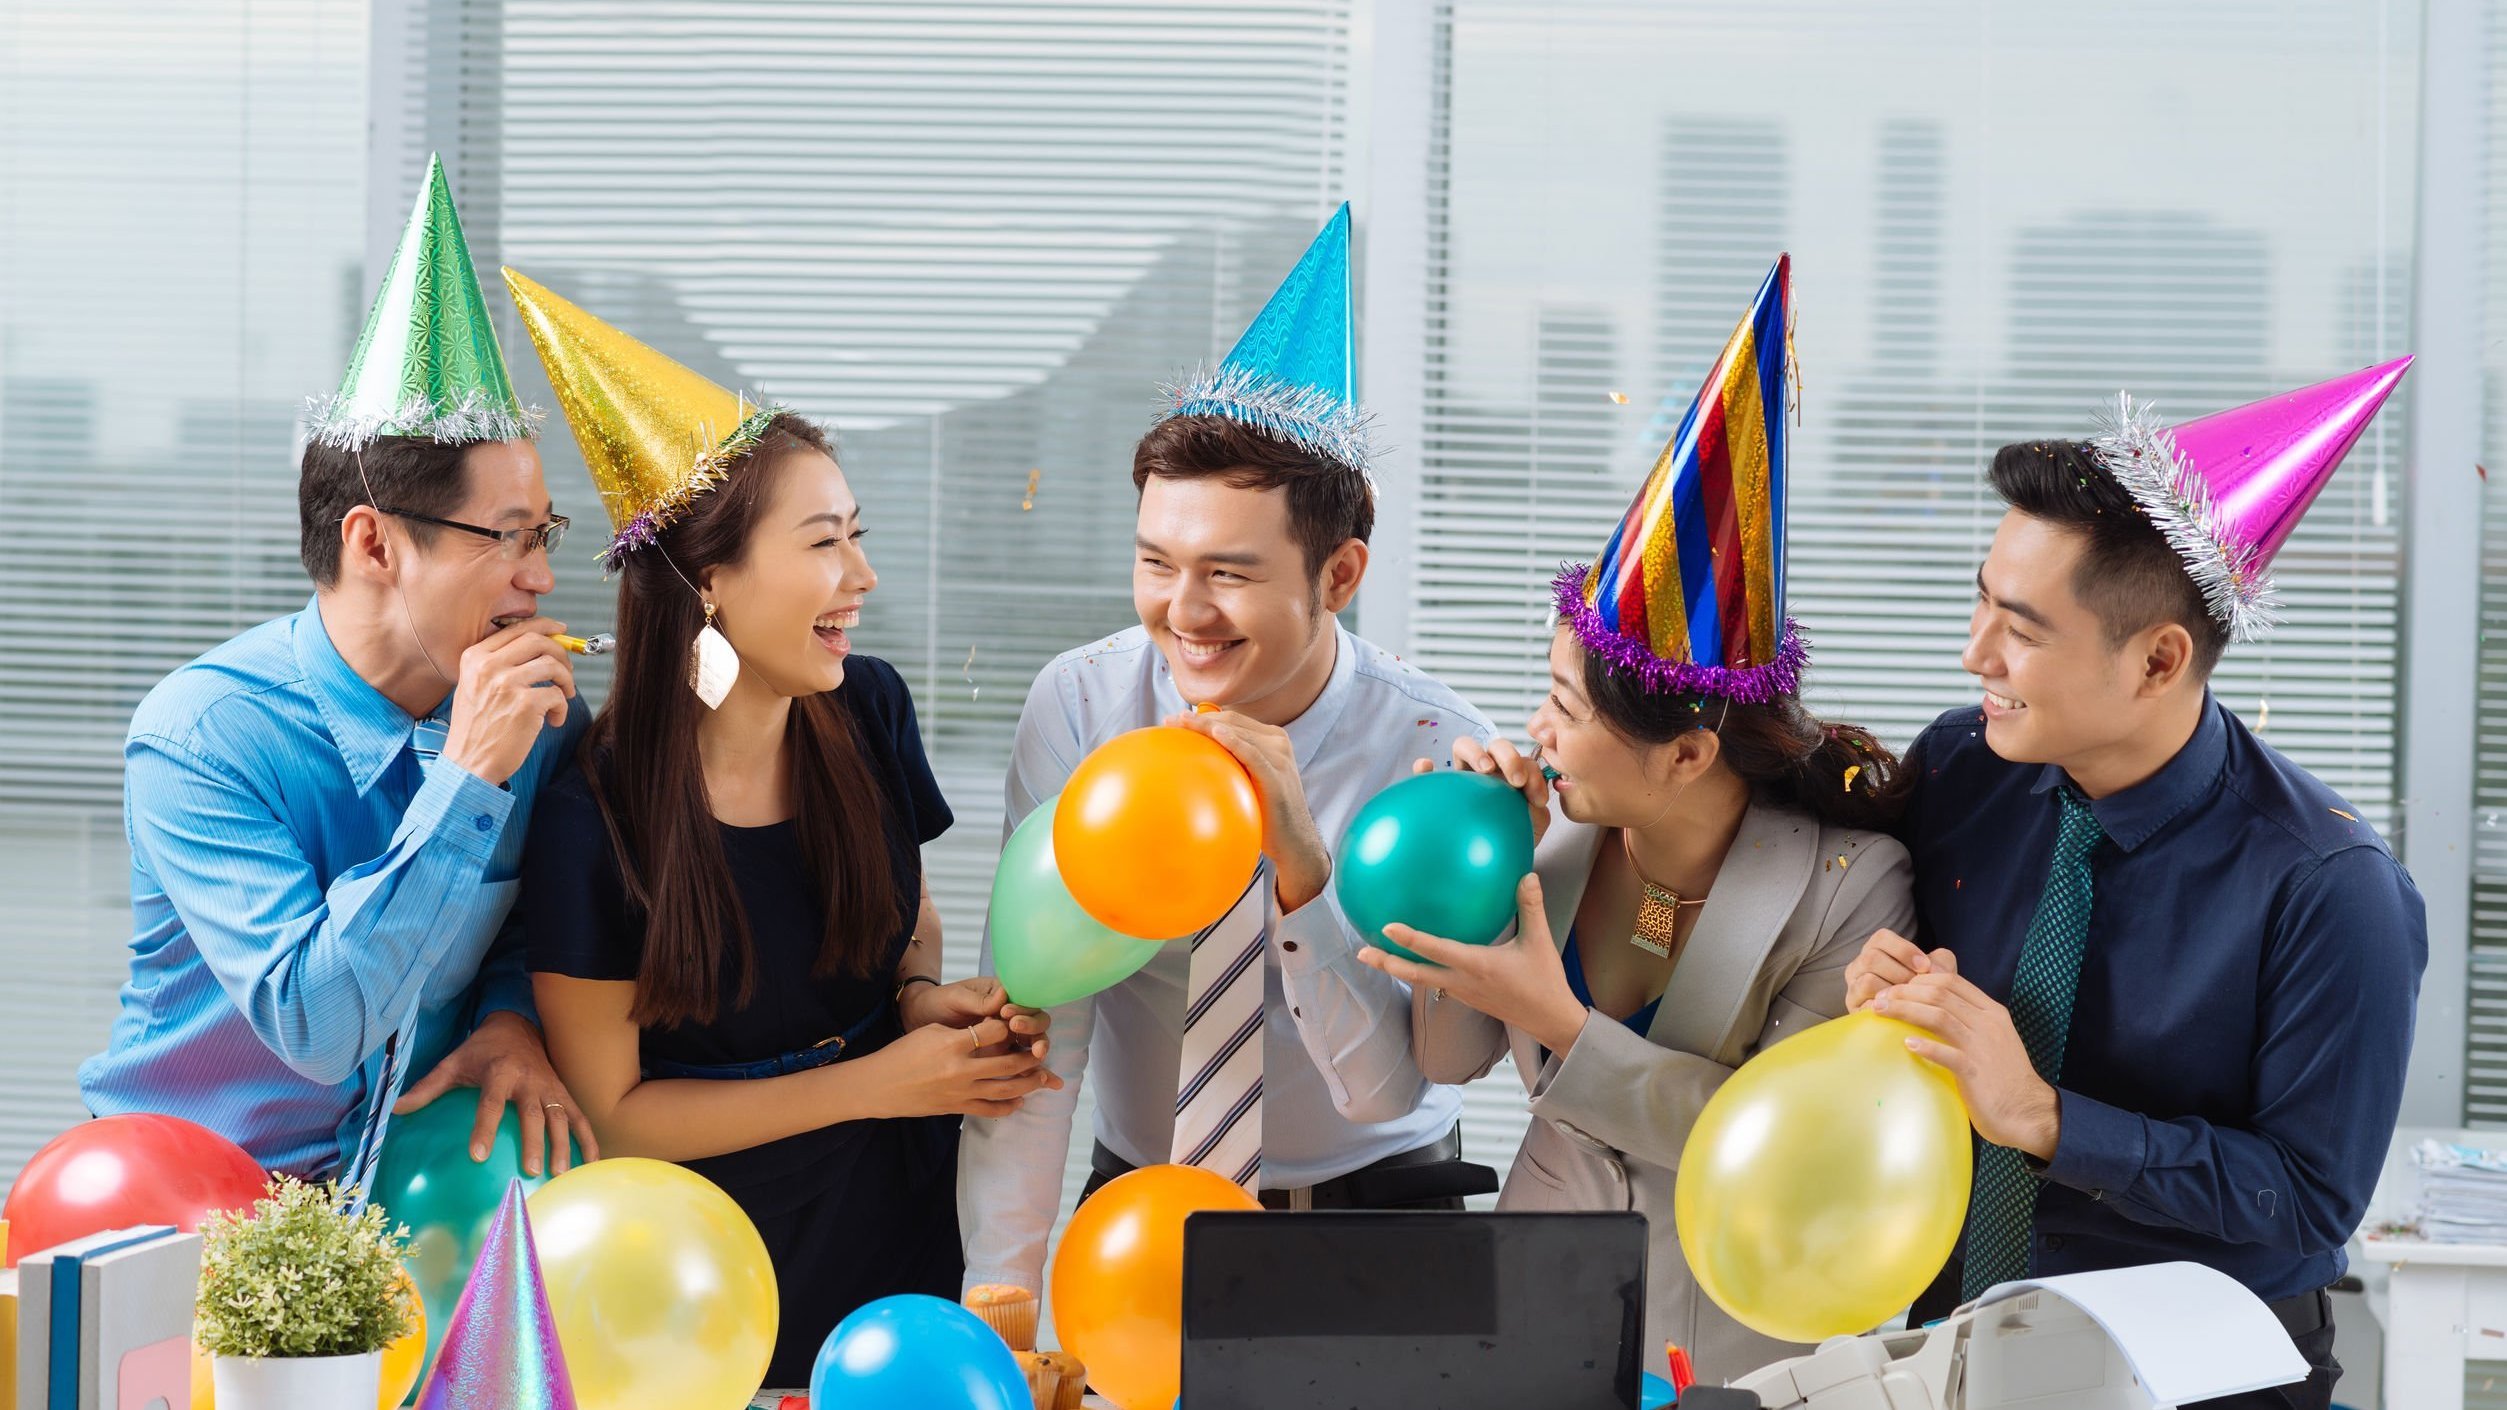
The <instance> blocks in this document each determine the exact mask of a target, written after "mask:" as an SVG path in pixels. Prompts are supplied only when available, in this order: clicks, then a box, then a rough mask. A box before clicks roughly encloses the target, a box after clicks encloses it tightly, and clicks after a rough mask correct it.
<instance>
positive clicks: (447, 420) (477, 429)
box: [305, 391, 546, 450]
mask: <svg viewBox="0 0 2507 1410" xmlns="http://www.w3.org/2000/svg"><path fill="white" fill-rule="evenodd" d="M545 415H546V413H544V412H542V411H541V410H540V409H539V408H538V407H535V406H532V407H517V406H515V405H514V404H513V403H512V402H509V401H506V400H504V399H503V398H501V397H493V396H489V395H487V394H486V393H484V392H479V391H470V392H464V393H463V394H462V395H460V396H458V397H454V398H450V399H446V400H438V399H436V398H433V397H428V396H423V395H419V394H415V393H413V394H411V395H410V396H408V397H406V398H404V399H403V400H402V401H401V403H400V405H398V406H396V407H393V408H392V409H391V410H389V411H385V412H375V411H364V410H359V409H358V407H357V405H356V403H355V400H354V399H353V398H349V397H337V396H331V397H314V398H311V399H309V400H308V401H307V402H306V403H305V439H306V440H308V441H311V442H313V443H314V444H317V445H326V446H330V447H332V448H333V449H335V450H364V449H365V448H366V447H367V446H370V445H372V444H374V443H375V442H376V441H377V440H379V439H381V438H382V437H384V436H412V437H420V438H423V439H426V440H430V441H434V442H437V443H438V444H441V445H469V444H472V443H473V442H477V441H526V440H530V439H532V438H534V437H536V436H538V435H539V433H540V421H541V419H542V418H543V417H544V416H545Z"/></svg>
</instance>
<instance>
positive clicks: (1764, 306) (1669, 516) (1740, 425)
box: [1553, 255, 1809, 702]
mask: <svg viewBox="0 0 2507 1410" xmlns="http://www.w3.org/2000/svg"><path fill="white" fill-rule="evenodd" d="M1792 275H1793V259H1792V256H1790V255H1778V256H1777V257H1776V265H1775V268H1773V269H1770V270H1769V271H1767V278H1766V280H1765V282H1763V283H1761V284H1760V285H1759V286H1758V296H1757V297H1756V298H1754V299H1752V300H1751V301H1750V312H1749V315H1748V316H1747V317H1745V318H1743V319H1742V320H1741V323H1740V326H1739V327H1737V328H1734V329H1733V330H1732V338H1731V340H1730V341H1728V342H1726V343H1725V344H1724V350H1723V353H1722V355H1721V356H1719V357H1717V358H1716V359H1715V366H1714V370H1713V371H1711V372H1709V373H1708V374H1707V376H1706V381H1705V383H1704V385H1702V386H1700V387H1699V388H1698V392H1697V399H1696V400H1695V401H1692V402H1691V403H1689V410H1688V413H1687V414H1686V415H1684V416H1683V417H1681V418H1680V429H1679V430H1678V431H1677V432H1675V433H1674V434H1673V435H1672V438H1671V443H1670V444H1669V445H1666V446H1664V447H1663V453H1662V455H1661V456H1659V457H1658V458H1656V460H1655V461H1654V469H1653V471H1652V473H1650V474H1648V475H1647V476H1646V477H1645V484H1644V485H1643V486H1642V487H1641V488H1639V489H1638V491H1637V496H1636V501H1635V503H1633V504H1630V505H1629V506H1628V512H1627V513H1626V514H1624V515H1622V516H1620V519H1619V523H1618V526H1617V527H1615V528H1613V529H1612V530H1611V532H1610V541H1609V542H1608V543H1606V544H1604V545H1603V546H1602V553H1601V557H1599V558H1597V559H1595V560H1594V561H1593V562H1591V563H1589V564H1588V563H1577V564H1571V565H1569V566H1568V567H1567V569H1566V570H1565V571H1563V572H1561V573H1560V574H1559V575H1558V578H1557V580H1556V582H1555V584H1554V585H1553V587H1554V591H1555V593H1556V597H1557V603H1558V615H1559V616H1560V617H1561V618H1563V619H1564V620H1565V621H1566V622H1567V623H1568V624H1569V625H1570V626H1572V627H1573V628H1574V629H1575V633H1576V637H1577V639H1578V640H1580V641H1582V642H1583V643H1584V648H1585V649H1586V650H1587V651H1590V652H1592V653H1593V654H1594V655H1596V656H1599V657H1601V658H1602V659H1603V660H1604V661H1605V662H1607V663H1609V664H1610V665H1612V666H1615V667H1617V668H1619V669H1621V670H1624V671H1629V672H1632V673H1634V674H1635V675H1636V676H1637V677H1638V678H1640V679H1641V680H1643V681H1644V682H1645V684H1646V685H1647V687H1648V688H1650V689H1653V690H1658V691H1664V692H1667V693H1684V694H1685V693H1690V692H1697V693H1703V694H1708V695H1721V696H1724V697H1727V698H1729V699H1733V700H1741V701H1749V702H1758V701H1765V700H1770V699H1773V698H1775V697H1777V696H1780V695H1789V694H1791V693H1792V692H1793V691H1794V690H1795V689H1797V688H1798V687H1799V685H1800V683H1801V675H1802V667H1803V665H1804V663H1805V662H1806V661H1807V660H1808V658H1809V653H1808V648H1807V645H1806V644H1805V643H1804V641H1803V640H1802V633H1801V630H1800V628H1799V627H1797V626H1796V625H1795V624H1794V623H1793V621H1792V619H1790V618H1788V617H1786V616H1785V610H1784V586H1785V531H1784V511H1785V491H1786V485H1785V472H1786V464H1785V459H1786V457H1785V439H1786V434H1785V433H1786V424H1785V410H1786V406H1785V396H1786V388H1787V385H1788V383H1787V373H1788V372H1789V370H1790V369H1789V366H1788V364H1789V363H1790V361H1791V359H1792V343H1791V339H1790V338H1789V336H1788V334H1789V332H1790V327H1791V324H1790V319H1791V316H1792V310H1793V292H1792V289H1793V285H1792Z"/></svg>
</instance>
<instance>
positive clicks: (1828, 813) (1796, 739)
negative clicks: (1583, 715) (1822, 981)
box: [1581, 651, 1913, 832]
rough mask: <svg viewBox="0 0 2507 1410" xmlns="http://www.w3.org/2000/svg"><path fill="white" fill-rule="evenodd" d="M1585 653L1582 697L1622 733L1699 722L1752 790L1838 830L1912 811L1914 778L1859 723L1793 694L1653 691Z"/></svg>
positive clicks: (1676, 731) (1878, 827)
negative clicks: (1827, 713)
mask: <svg viewBox="0 0 2507 1410" xmlns="http://www.w3.org/2000/svg"><path fill="white" fill-rule="evenodd" d="M1581 654H1582V656H1583V658H1584V694H1585V698H1586V699H1588V700H1591V701H1592V702H1593V712H1594V714H1595V715H1596V716H1597V717H1598V718H1599V719H1600V720H1601V722H1602V723H1603V724H1605V725H1607V726H1609V727H1610V729H1611V730H1612V731H1613V732H1614V733H1616V734H1618V735H1619V737H1620V738H1622V739H1628V740H1633V741H1635V742H1636V743H1639V744H1668V743H1670V742H1671V741H1673V740H1675V739H1678V738H1679V737H1680V736H1681V735H1683V734H1685V733H1687V732H1688V731H1690V730H1693V729H1698V728H1701V727H1703V728H1706V729H1711V730H1714V731H1715V733H1716V735H1717V737H1718V739H1719V740H1720V742H1721V744H1722V748H1723V753H1722V758H1723V761H1724V765H1725V767H1727V768H1729V769H1731V770H1732V771H1733V772H1734V773H1736V774H1738V775H1740V776H1741V779H1742V781H1743V782H1745V783H1747V784H1748V785H1749V786H1750V792H1751V793H1752V794H1753V795H1755V796H1756V797H1759V798H1761V799H1764V800H1766V801H1768V802H1771V803H1781V804H1785V805H1787V806H1789V807H1795V808H1800V809H1802V810H1803V811H1805V812H1808V813H1810V814H1811V815H1812V816H1814V817H1817V818H1818V819H1819V820H1820V821H1821V822H1824V823H1833V824H1835V825H1837V826H1839V827H1859V828H1866V829H1870V830H1872V831H1876V832H1877V831H1885V830H1886V829H1887V828H1888V827H1889V826H1890V824H1892V823H1894V822H1895V821H1897V818H1898V815H1899V814H1900V813H1901V812H1903V811H1904V810H1905V807H1906V795H1907V792H1908V790H1909V789H1910V788H1911V787H1912V786H1913V780H1911V779H1909V778H1907V777H1906V776H1905V773H1904V772H1903V771H1902V770H1901V769H1900V767H1899V765H1898V756H1897V755H1895V754H1892V753H1890V752H1889V746H1887V745H1885V744H1883V743H1881V742H1880V741H1879V740H1878V739H1876V738H1874V737H1873V736H1872V733H1871V731H1869V730H1867V729H1864V728H1862V727H1861V726H1860V725H1840V724H1830V723H1828V722H1827V721H1825V720H1822V719H1820V718H1819V717H1818V716H1816V715H1813V714H1812V713H1811V712H1810V711H1808V710H1806V709H1804V708H1802V701H1801V697H1799V696H1795V695H1780V696H1777V697H1776V698H1775V699H1773V700H1770V701H1768V702H1766V703H1765V704H1761V705H1753V704H1750V703H1748V702H1746V701H1740V700H1729V699H1726V698H1725V697H1723V696H1720V695H1697V694H1679V693H1673V692H1663V691H1655V690H1652V689H1649V688H1648V687H1647V686H1646V684H1645V682H1644V681H1643V680H1642V679H1640V678H1639V677H1638V676H1637V675H1636V674H1635V673H1634V672H1630V671H1623V670H1621V669H1619V668H1618V667H1616V666H1613V665H1611V664H1610V663H1609V662H1607V661H1604V660H1602V659H1601V658H1600V657H1597V656H1595V655H1594V654H1593V653H1592V652H1590V651H1586V652H1582V653H1581Z"/></svg>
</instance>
